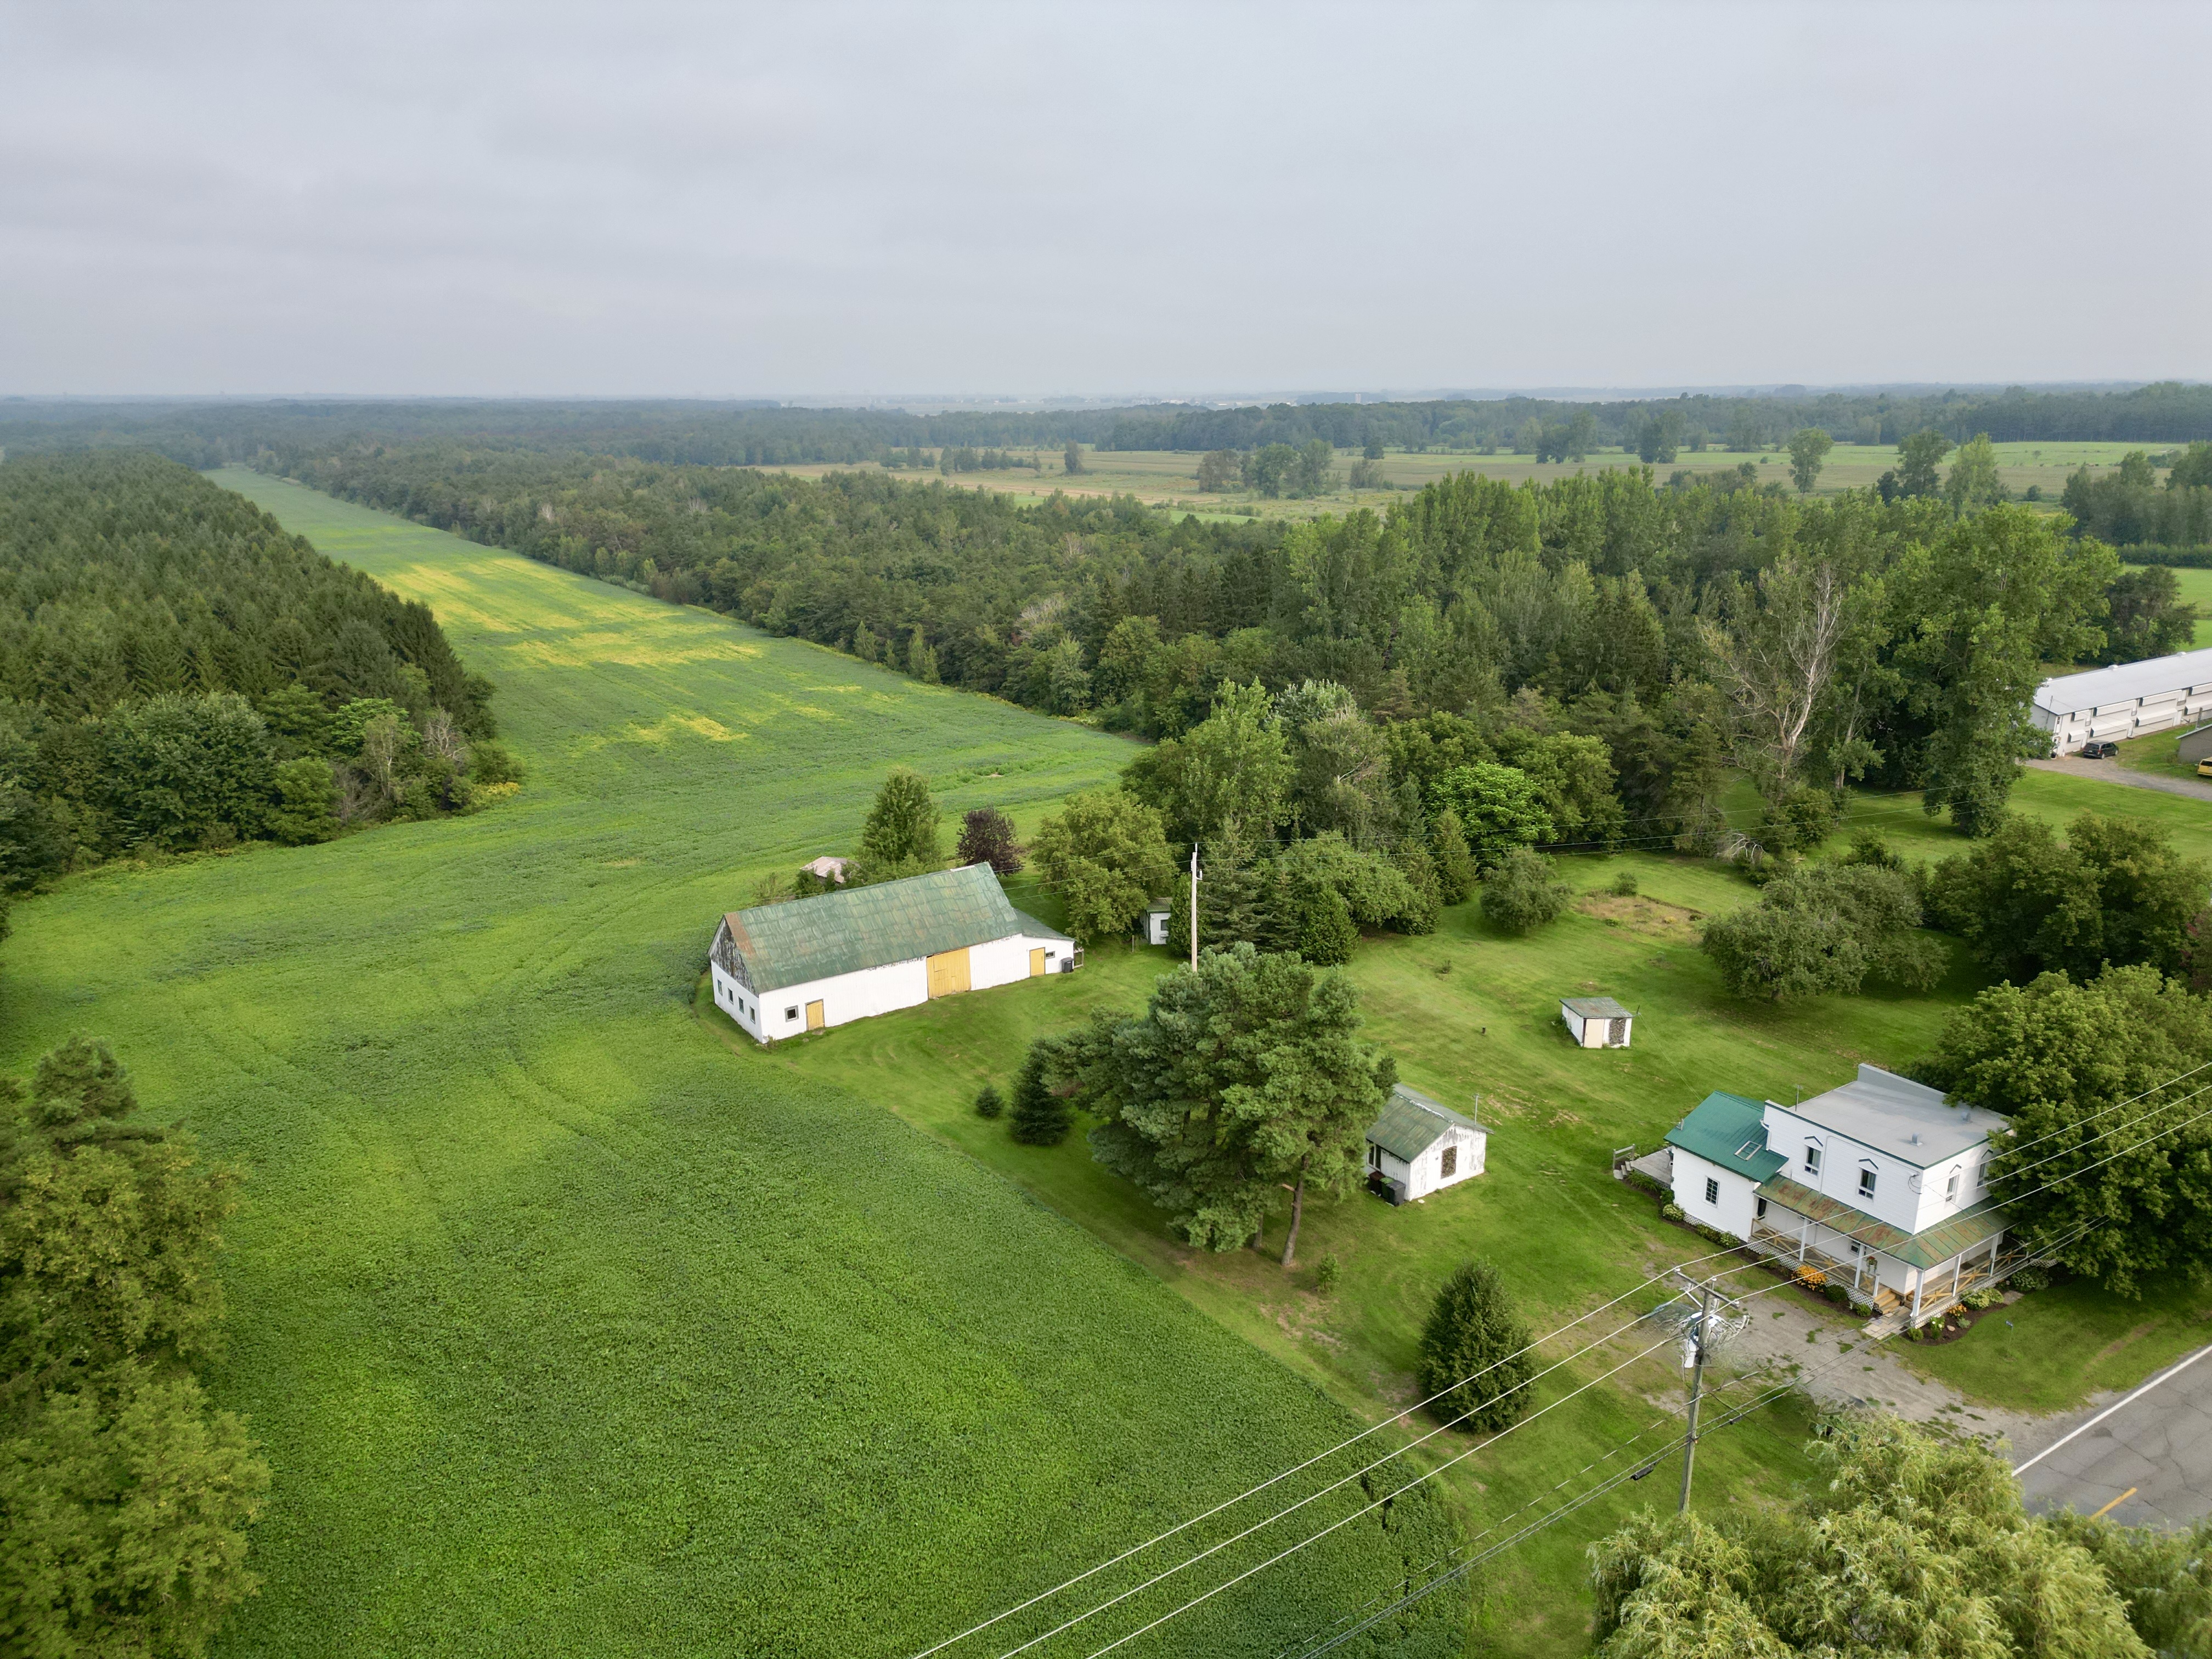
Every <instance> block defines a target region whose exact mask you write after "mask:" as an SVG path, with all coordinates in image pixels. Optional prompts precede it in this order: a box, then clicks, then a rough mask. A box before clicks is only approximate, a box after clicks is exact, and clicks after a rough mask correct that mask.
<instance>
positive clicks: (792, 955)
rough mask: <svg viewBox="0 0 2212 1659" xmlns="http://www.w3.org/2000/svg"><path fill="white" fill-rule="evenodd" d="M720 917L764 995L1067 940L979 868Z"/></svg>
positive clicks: (988, 871)
mask: <svg viewBox="0 0 2212 1659" xmlns="http://www.w3.org/2000/svg"><path fill="white" fill-rule="evenodd" d="M722 921H723V924H724V925H725V926H726V927H728V929H729V930H730V945H731V947H732V950H733V951H735V952H736V953H737V954H738V956H739V957H742V958H743V959H744V967H745V976H746V978H747V979H748V980H749V981H750V982H751V985H752V988H753V989H754V990H755V991H757V992H763V993H765V992H769V991H780V990H781V989H783V987H786V986H787V985H800V984H804V983H805V982H807V981H811V980H817V979H832V978H835V977H836V975H839V974H854V973H859V972H860V971H861V970H862V969H867V968H881V967H884V966H886V965H887V964H889V963H894V962H911V961H912V960H914V958H915V957H933V956H936V955H937V954H939V952H940V951H957V950H959V949H960V948H961V947H962V946H963V945H982V944H986V943H987V942H988V941H990V940H992V939H1005V938H1006V937H1007V936H1008V935H1009V934H1012V933H1026V934H1028V935H1029V936H1030V937H1031V938H1033V939H1060V940H1063V941H1065V942H1066V943H1069V944H1073V942H1074V941H1073V940H1072V939H1068V938H1067V935H1066V934H1065V933H1060V932H1057V931H1056V930H1054V929H1053V928H1050V927H1046V926H1045V925H1044V924H1043V923H1042V922H1041V921H1037V920H1036V918H1035V917H1033V916H1027V915H1023V914H1022V913H1021V912H1020V911H1019V910H1017V909H1015V908H1014V907H1013V906H1012V904H1010V903H1008V902H1006V893H1005V891H1004V890H1002V889H1001V888H1000V885H999V878H998V877H997V875H995V874H994V872H992V869H991V866H989V865H987V864H970V865H967V866H963V867H962V868H960V869H957V870H939V871H935V872H932V873H931V874H929V875H926V876H909V877H908V878H906V879H905V880H903V881H886V882H883V883H881V884H878V885H876V886H872V887H848V888H846V889H843V890H841V891H838V892H835V893H823V894H821V895H820V896H817V897H814V898H803V899H795V900H793V902H790V903H788V904H763V905H760V906H757V908H753V909H750V910H733V911H732V912H731V913H730V914H729V915H726V916H724V917H723V918H722Z"/></svg>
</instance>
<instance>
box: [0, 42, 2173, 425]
mask: <svg viewBox="0 0 2212 1659" xmlns="http://www.w3.org/2000/svg"><path fill="white" fill-rule="evenodd" d="M0 27H4V28H5V30H6V37H5V40H4V46H5V50H4V51H0V157H4V161H5V165H4V166H0V390H9V391H23V392H56V391H75V392H100V391H213V390H228V391H232V392H237V391H244V390H271V391H277V390H307V389H314V390H325V391H360V392H475V391H489V392H514V391H522V392H609V393H625V392H638V393H643V392H708V393H727V392H765V393H776V392H805V391H818V390H826V389H830V388H845V389H852V390H861V389H872V390H875V391H878V392H893V391H896V390H899V389H906V388H923V387H930V388H944V389H963V388H964V389H971V390H987V389H1018V390H1026V391H1037V392H1042V391H1052V390H1082V391H1095V392H1126V391H1136V390H1152V391H1156V392H1176V391H1181V390H1189V389H1196V388H1200V387H1207V388H1219V387H1228V386H1249V387H1254V388H1273V387H1284V386H1310V385H1340V386H1354V385H1358V386H1376V385H1386V384H1395V385H1423V386H1436V385H1493V386H1495V385H1511V384H1554V385H1556V384H1563V383H1582V384H1602V385H1636V384H1664V383H1698V382H1719V381H1732V380H1806V381H1827V380H1875V379H1890V378H1914V379H1937V378H1956V379H1974V380H1985V379H1999V380H2003V379H2030V378H2033V379H2051V378H2067V377H2106V376H2128V375H2138V376H2149V375H2158V374H2181V375H2192V376H2193V375H2203V374H2208V373H2212V323H2208V322H2207V321H2206V313H2205V307H2203V304H2202V285H2201V279H2200V278H2199V276H2197V272H2198V271H2199V270H2202V269H2203V264H2204V262H2205V256H2206V254H2207V253H2208V252H2212V230H2208V228H2207V227H2206V224H2205V222H2204V217H2203V215H2202V214H2200V213H2197V212H2196V211H2195V210H2193V208H2192V207H2191V205H2190V203H2191V190H2190V188H2189V185H2188V183H2187V182H2186V181H2193V180H2194V179H2197V178H2199V177H2202V176H2203V173H2204V170H2205V164H2206V162H2207V161H2208V160H2212V155H2208V151H2212V134H2209V133H2208V130H2207V125H2206V124H2205V123H2204V122H2203V120H2202V118H2201V116H2200V114H2199V113H2198V110H2199V106H2200V104H2201V96H2200V94H2199V90H2198V85H2197V82H2198V81H2199V78H2200V77H2201V72H2202V66H2203V63H2204V62H2205V61H2206V51H2205V49H2206V47H2207V46H2208V45H2212V15H2208V14H2207V13H2206V12H2205V11H2204V10H2203V9H2199V8H2192V7H2185V6H2174V7H2171V8H2161V7H2137V8H2133V9H2129V10H2128V11H2126V12H2125V13H2124V14H2122V15H2120V16H2119V17H2117V18H2116V17H2115V16H2114V15H2113V13H2112V10H2111V9H2108V8H2102V7H2095V6H2086V5H2084V6H2069V5H2042V6H2037V5H2033V4H2024V5H2016V6H1981V5H1971V4H1960V5H1950V6H1946V7H1942V8H1928V7H1923V6H1893V7H1891V6H1868V5H1832V6H1824V5H1801V6H1794V7H1790V8H1778V7H1771V6H1753V5H1724V4H1715V5H1663V6H1630V5H1600V4H1586V5H1577V6H1551V5H1543V6H1540V5H1536V4H1534V3H1531V4H1528V5H1525V6H1520V7H1499V8H1476V7H1462V6H1450V7H1445V6H1434V7H1431V6H1399V7H1389V6H1357V7H1300V6H1284V5H1268V6H1228V5H1218V6H1204V7H1188V6H1177V7H1160V8H1146V7H1133V6H1117V7H1110V8H1086V9H1076V8H1039V7H1036V6H1034V5H1020V6H1015V5H1005V6H995V5H970V6H950V7H948V6H943V5H936V6H930V7H927V8H924V7H890V6H851V5H848V6H812V7H804V8H794V7H789V6H781V7H759V6H756V7H730V6H674V5H652V4H635V5H623V6H618V7H617V6H612V5H610V6H605V7H566V8H562V7H552V8H549V7H545V6H540V5H528V6H526V5H504V4H502V5H484V4H479V5H465V4H464V5H446V6H422V7H410V6H392V5H377V6H374V7H371V6H353V7H343V8H333V7H319V8H307V7H298V6H281V7H279V6H241V5H224V4H220V3H210V4H203V5H201V6H197V7H191V8H178V7H171V6H119V7H118V6H100V5H91V6H77V7H71V8H67V9H63V8H51V9H40V8H34V7H27V6H18V7H16V8H14V9H12V10H10V11H9V13H8V14H7V15H5V16H4V18H0Z"/></svg>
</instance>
